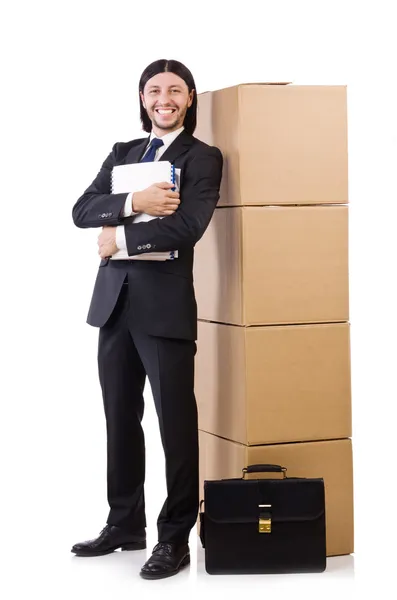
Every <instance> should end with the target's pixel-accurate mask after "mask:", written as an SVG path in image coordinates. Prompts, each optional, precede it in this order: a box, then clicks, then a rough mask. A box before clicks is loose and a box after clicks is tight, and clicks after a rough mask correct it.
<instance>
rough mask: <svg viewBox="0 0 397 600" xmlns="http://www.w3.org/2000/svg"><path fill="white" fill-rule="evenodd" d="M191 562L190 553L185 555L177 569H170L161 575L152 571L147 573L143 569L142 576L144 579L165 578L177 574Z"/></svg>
mask: <svg viewBox="0 0 397 600" xmlns="http://www.w3.org/2000/svg"><path fill="white" fill-rule="evenodd" d="M189 564H190V554H188V555H187V556H185V558H184V559H183V561H182V562H181V564H180V565H179V567H178V568H177V569H176V570H175V571H169V572H168V573H162V574H161V575H154V574H151V573H145V572H144V571H141V572H140V576H141V577H142V578H143V579H164V578H165V577H172V576H173V575H176V574H177V573H179V571H180V570H181V569H183V568H184V567H187V566H188V565H189Z"/></svg>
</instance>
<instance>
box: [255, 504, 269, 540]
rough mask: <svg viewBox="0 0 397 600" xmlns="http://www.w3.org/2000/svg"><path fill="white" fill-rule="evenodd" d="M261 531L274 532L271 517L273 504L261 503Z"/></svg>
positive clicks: (259, 528) (259, 529)
mask: <svg viewBox="0 0 397 600" xmlns="http://www.w3.org/2000/svg"><path fill="white" fill-rule="evenodd" d="M258 506H259V509H260V514H259V527H258V531H259V533H271V532H272V517H271V511H270V509H271V507H272V505H271V504H259V505H258ZM263 509H267V510H263Z"/></svg>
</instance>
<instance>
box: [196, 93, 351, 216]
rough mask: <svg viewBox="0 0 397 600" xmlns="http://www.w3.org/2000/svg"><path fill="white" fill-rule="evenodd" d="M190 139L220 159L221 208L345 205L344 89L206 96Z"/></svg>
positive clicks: (346, 178)
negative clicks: (215, 151) (214, 148)
mask: <svg viewBox="0 0 397 600" xmlns="http://www.w3.org/2000/svg"><path fill="white" fill-rule="evenodd" d="M195 136H196V137H198V138H199V139H201V140H203V141H204V142H207V143H209V144H211V145H215V146H218V148H220V150H221V151H222V153H223V156H224V176H223V181H222V187H221V195H220V200H219V206H236V205H247V204H252V205H264V204H346V203H347V202H348V145H347V94H346V86H321V85H317V86H311V85H306V86H305V85H264V84H243V85H237V86H234V87H230V88H226V89H222V90H216V91H214V92H205V93H203V94H199V95H198V119H197V128H196V131H195Z"/></svg>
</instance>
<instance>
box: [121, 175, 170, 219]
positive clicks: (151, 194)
mask: <svg viewBox="0 0 397 600" xmlns="http://www.w3.org/2000/svg"><path fill="white" fill-rule="evenodd" d="M173 187H174V184H173V183H169V182H167V181H164V182H161V183H154V184H153V185H151V186H150V187H148V188H146V189H145V190H142V191H140V192H134V194H133V196H132V210H134V211H135V212H141V213H146V214H148V215H151V216H152V217H165V216H167V215H172V214H173V213H174V212H175V211H176V209H177V208H178V205H179V204H180V200H179V192H172V191H171V188H173Z"/></svg>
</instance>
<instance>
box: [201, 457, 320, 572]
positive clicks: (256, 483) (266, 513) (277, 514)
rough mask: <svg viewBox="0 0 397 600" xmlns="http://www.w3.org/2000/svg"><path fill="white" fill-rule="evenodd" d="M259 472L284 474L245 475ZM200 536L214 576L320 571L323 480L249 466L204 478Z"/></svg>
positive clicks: (274, 467) (269, 467)
mask: <svg viewBox="0 0 397 600" xmlns="http://www.w3.org/2000/svg"><path fill="white" fill-rule="evenodd" d="M257 472H279V473H281V474H282V475H283V478H280V477H279V478H271V479H246V477H245V476H246V474H247V473H257ZM203 503H204V510H203V511H202V504H203ZM200 539H201V543H202V546H203V548H204V550H205V569H206V571H207V573H209V574H211V575H216V574H218V575H220V574H253V573H267V574H270V573H272V574H275V573H318V572H322V571H324V570H325V568H326V546H325V544H326V536H325V493H324V480H323V479H322V478H316V479H314V478H313V479H310V478H298V477H287V476H286V468H285V467H281V466H279V465H251V466H249V467H246V468H245V469H243V476H242V477H241V478H235V479H221V480H215V481H209V480H206V481H204V499H203V500H201V502H200Z"/></svg>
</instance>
